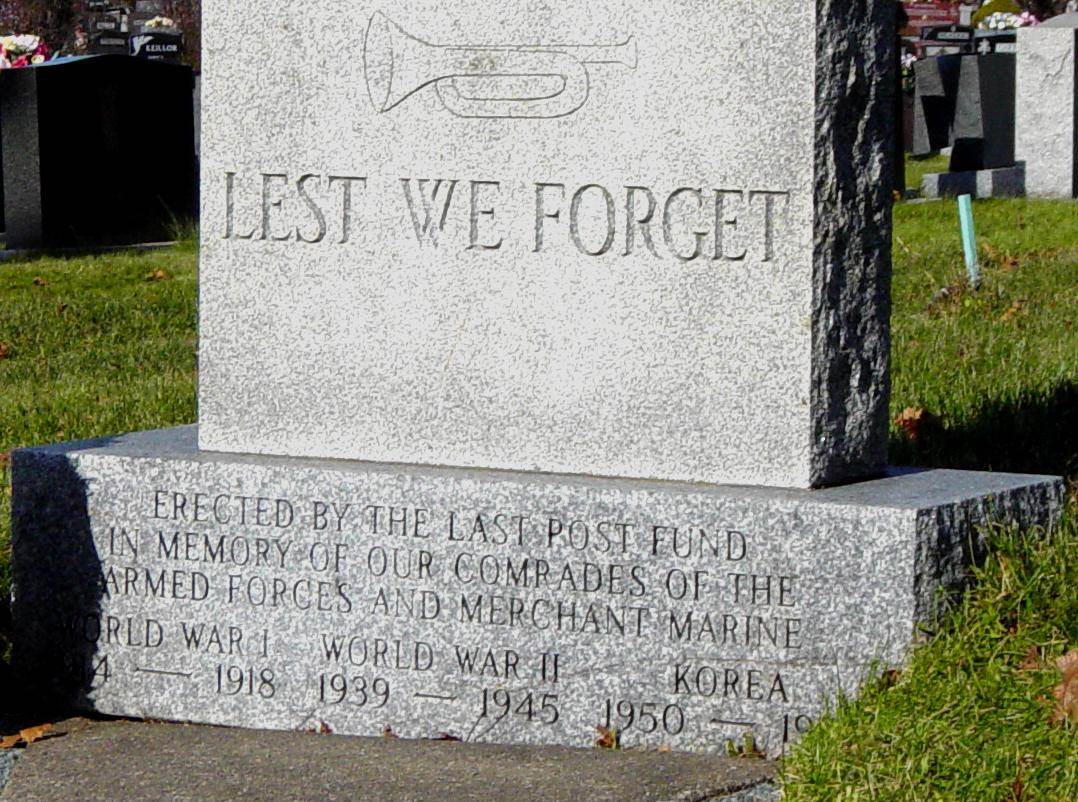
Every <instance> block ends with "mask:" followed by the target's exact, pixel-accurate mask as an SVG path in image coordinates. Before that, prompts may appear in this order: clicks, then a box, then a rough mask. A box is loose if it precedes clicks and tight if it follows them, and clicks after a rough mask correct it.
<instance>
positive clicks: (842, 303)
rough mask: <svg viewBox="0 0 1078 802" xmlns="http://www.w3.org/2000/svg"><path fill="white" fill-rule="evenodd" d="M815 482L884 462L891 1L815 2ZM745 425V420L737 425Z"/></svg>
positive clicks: (894, 82)
mask: <svg viewBox="0 0 1078 802" xmlns="http://www.w3.org/2000/svg"><path fill="white" fill-rule="evenodd" d="M816 26H817V44H816V46H817V52H816V191H815V204H816V205H815V215H816V224H815V255H814V269H813V314H812V320H813V343H812V348H813V350H812V366H813V371H812V374H813V386H812V400H811V409H812V414H813V432H812V442H813V443H814V447H813V470H812V475H811V479H812V481H811V484H813V485H822V484H827V483H829V482H838V481H842V480H846V479H858V478H863V477H865V476H870V475H872V474H873V473H878V472H880V471H881V469H882V468H883V466H884V465H886V464H887V415H886V408H887V400H888V398H889V393H890V376H891V371H890V364H891V362H890V357H891V337H890V321H891V293H890V289H891V192H892V188H893V186H894V183H893V181H892V180H891V176H892V171H893V169H894V163H893V162H894V151H893V149H892V142H893V141H894V137H895V136H896V135H897V132H896V131H895V117H894V105H895V92H896V91H897V87H898V77H897V76H896V75H895V67H896V63H897V62H896V60H895V50H894V43H895V8H894V4H893V3H887V2H856V3H851V2H849V0H819V2H818V3H817V19H816ZM742 425H750V426H751V425H752V423H749V422H743V424H742Z"/></svg>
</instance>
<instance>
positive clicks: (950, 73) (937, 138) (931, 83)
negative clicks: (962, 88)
mask: <svg viewBox="0 0 1078 802" xmlns="http://www.w3.org/2000/svg"><path fill="white" fill-rule="evenodd" d="M961 65H962V56H960V55H946V56H936V57H935V58H926V59H921V60H920V61H918V62H917V63H916V64H915V65H914V67H913V69H914V75H915V76H916V81H917V85H916V89H915V90H914V92H915V95H914V103H913V114H914V118H913V155H914V156H927V155H929V154H930V153H935V152H936V151H939V150H942V149H943V148H945V147H949V146H950V144H951V129H952V127H953V125H954V114H955V102H956V100H957V98H958V77H959V70H960V69H961Z"/></svg>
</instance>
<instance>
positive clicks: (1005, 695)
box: [0, 162, 1078, 800]
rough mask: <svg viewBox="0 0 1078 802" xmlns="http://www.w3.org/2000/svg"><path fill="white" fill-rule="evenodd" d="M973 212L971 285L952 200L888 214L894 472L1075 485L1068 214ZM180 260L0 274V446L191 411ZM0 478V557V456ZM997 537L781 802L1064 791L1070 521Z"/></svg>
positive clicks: (172, 419) (104, 261) (834, 724)
mask: <svg viewBox="0 0 1078 802" xmlns="http://www.w3.org/2000/svg"><path fill="white" fill-rule="evenodd" d="M928 164H929V163H926V162H919V163H918V162H912V163H911V164H910V166H909V169H910V171H916V170H923V169H925V168H926V166H927V165H928ZM930 169H938V166H932V167H930ZM910 180H911V181H914V180H915V178H913V177H911V179H910ZM975 211H976V215H977V228H978V234H979V237H980V244H981V254H982V261H983V267H984V280H983V283H982V285H981V287H980V288H979V289H978V290H976V291H974V290H973V289H972V288H970V287H968V286H967V285H966V282H965V279H964V265H963V260H962V249H961V243H960V241H959V236H958V224H957V216H956V210H955V205H954V204H953V203H946V202H941V203H929V204H920V205H913V204H902V205H900V206H898V207H897V209H896V233H895V260H894V261H895V276H894V315H893V320H894V369H893V382H894V393H893V401H892V413H893V416H898V415H899V414H900V413H902V412H903V410H906V409H907V408H911V409H913V410H915V411H916V413H915V414H916V416H918V417H919V420H920V428H919V430H918V432H917V437H916V438H915V439H911V438H910V437H909V435H908V434H907V430H906V429H904V428H902V427H899V426H897V425H896V426H895V427H894V430H893V432H892V443H891V451H892V458H893V461H894V462H896V463H900V464H920V465H930V466H941V467H942V466H948V467H962V468H976V469H990V470H1016V471H1034V472H1041V473H1049V472H1054V473H1065V474H1067V475H1068V476H1069V477H1071V478H1078V205H1075V204H1071V203H1051V202H1026V201H987V202H982V203H977V204H976V206H975ZM195 265H196V253H195V247H194V245H193V243H186V244H184V245H181V246H179V247H177V248H174V249H171V250H167V251H158V252H151V253H145V254H120V255H111V256H101V257H78V258H74V257H70V258H46V257H39V258H33V259H28V260H24V261H15V262H7V263H0V354H4V357H3V358H0V454H3V453H5V452H7V451H8V450H10V449H11V448H14V447H17V446H22V445H30V444H34V443H45V442H54V441H60V440H70V439H76V438H83V437H91V436H95V435H104V434H115V433H118V432H125V431H132V430H138V429H147V428H154V427H160V426H169V425H174V424H178V423H189V422H191V421H193V420H194V418H195V298H196V266H195ZM159 271H162V272H159ZM0 474H2V475H0V547H2V548H3V549H4V550H5V551H6V549H7V543H8V539H9V532H8V526H9V523H8V519H9V504H10V489H9V487H8V477H7V473H6V464H5V463H4V461H3V460H2V459H0ZM997 540H998V543H997V545H998V549H997V552H996V554H995V555H994V557H993V559H992V561H990V563H989V564H988V565H987V566H986V567H985V571H984V581H983V583H982V584H981V585H980V586H979V588H978V589H976V590H975V591H973V592H972V594H971V595H970V596H969V597H968V598H967V599H966V600H965V602H964V603H963V605H961V606H960V607H959V608H958V610H957V611H956V613H955V614H954V617H953V619H951V620H949V621H948V622H947V623H946V625H945V626H944V627H942V628H941V630H940V632H939V633H937V636H936V637H935V638H934V639H932V640H931V641H930V642H929V643H927V644H926V645H924V646H922V647H921V648H920V649H919V650H918V651H917V652H916V654H915V656H914V658H913V660H912V662H911V664H910V666H909V668H908V669H907V670H906V671H904V672H903V673H902V674H901V675H900V676H898V677H897V678H895V677H889V678H888V679H887V682H885V683H881V684H879V685H877V686H873V687H870V688H869V689H867V690H866V692H865V693H864V694H863V696H862V698H861V700H860V701H859V702H857V703H853V704H846V705H843V706H842V707H841V708H840V709H839V710H838V711H837V714H836V715H835V716H833V717H831V718H828V719H826V720H825V721H824V722H822V723H821V725H820V726H819V727H817V728H816V729H815V730H814V731H813V732H812V733H811V734H810V735H809V736H808V738H807V739H806V740H805V742H804V744H803V747H802V748H800V749H799V750H798V751H797V752H796V753H795V754H794V755H793V756H792V757H791V758H790V759H789V760H788V761H787V764H786V767H785V772H786V777H787V795H788V797H789V798H790V799H798V800H800V799H820V800H834V799H849V800H852V799H908V800H915V799H916V800H924V799H941V800H943V799H947V800H950V799H954V800H982V799H983V800H1034V799H1045V800H1056V799H1059V800H1063V799H1074V798H1078V777H1076V771H1078V769H1076V766H1078V747H1076V743H1078V742H1076V736H1075V731H1074V729H1073V728H1071V729H1070V730H1068V729H1065V728H1064V727H1063V726H1062V725H1058V724H1049V722H1048V718H1049V715H1050V704H1049V702H1048V701H1045V697H1050V696H1051V693H1050V688H1051V686H1052V684H1054V683H1055V682H1058V672H1056V671H1055V670H1054V668H1053V667H1052V665H1051V661H1052V660H1053V659H1054V658H1055V657H1057V656H1059V655H1060V654H1062V653H1063V652H1064V651H1065V650H1066V649H1068V648H1073V647H1075V646H1078V594H1076V592H1075V590H1074V589H1075V588H1076V587H1078V574H1076V564H1078V560H1076V559H1075V555H1076V554H1078V512H1076V511H1075V510H1074V508H1073V507H1072V514H1071V522H1070V523H1069V524H1067V526H1066V527H1065V528H1064V529H1063V531H1062V532H1060V533H1059V534H1058V535H1056V536H1054V537H1053V538H1051V539H1047V540H1041V541H1034V540H1033V539H1031V538H1022V537H1016V536H1013V535H1010V536H1008V535H1005V534H1000V535H998V536H997ZM6 565H7V557H6V556H4V557H2V558H0V568H2V569H3V571H4V574H5V575H0V579H2V581H3V585H2V586H0V592H2V593H3V594H4V596H6V586H7V578H6ZM2 627H3V622H2V621H0V629H2ZM1031 647H1036V648H1035V650H1034V654H1033V656H1032V657H1030V654H1031V653H1030V648H1031ZM1023 663H1025V664H1026V666H1025V667H1024V668H1023V667H1022V664H1023Z"/></svg>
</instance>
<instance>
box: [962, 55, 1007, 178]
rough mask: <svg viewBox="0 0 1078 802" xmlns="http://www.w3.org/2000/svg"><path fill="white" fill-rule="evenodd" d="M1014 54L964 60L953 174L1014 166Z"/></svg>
mask: <svg viewBox="0 0 1078 802" xmlns="http://www.w3.org/2000/svg"><path fill="white" fill-rule="evenodd" d="M1014 80H1015V56H1014V54H1012V53H993V54H990V55H979V56H963V57H962V59H961V69H960V73H959V80H958V94H957V97H956V102H955V119H954V129H953V139H954V141H953V147H954V150H953V151H952V152H951V168H950V169H951V172H952V173H961V172H969V171H975V170H992V169H995V168H997V167H1010V166H1012V165H1013V164H1014Z"/></svg>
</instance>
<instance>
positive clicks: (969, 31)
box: [921, 25, 974, 47]
mask: <svg viewBox="0 0 1078 802" xmlns="http://www.w3.org/2000/svg"><path fill="white" fill-rule="evenodd" d="M973 37H974V30H973V28H971V27H970V26H968V25H936V26H934V27H932V28H925V29H924V30H923V31H921V39H923V40H924V41H926V42H937V43H940V44H947V45H954V46H956V47H960V46H966V47H968V46H970V45H972V44H973Z"/></svg>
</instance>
